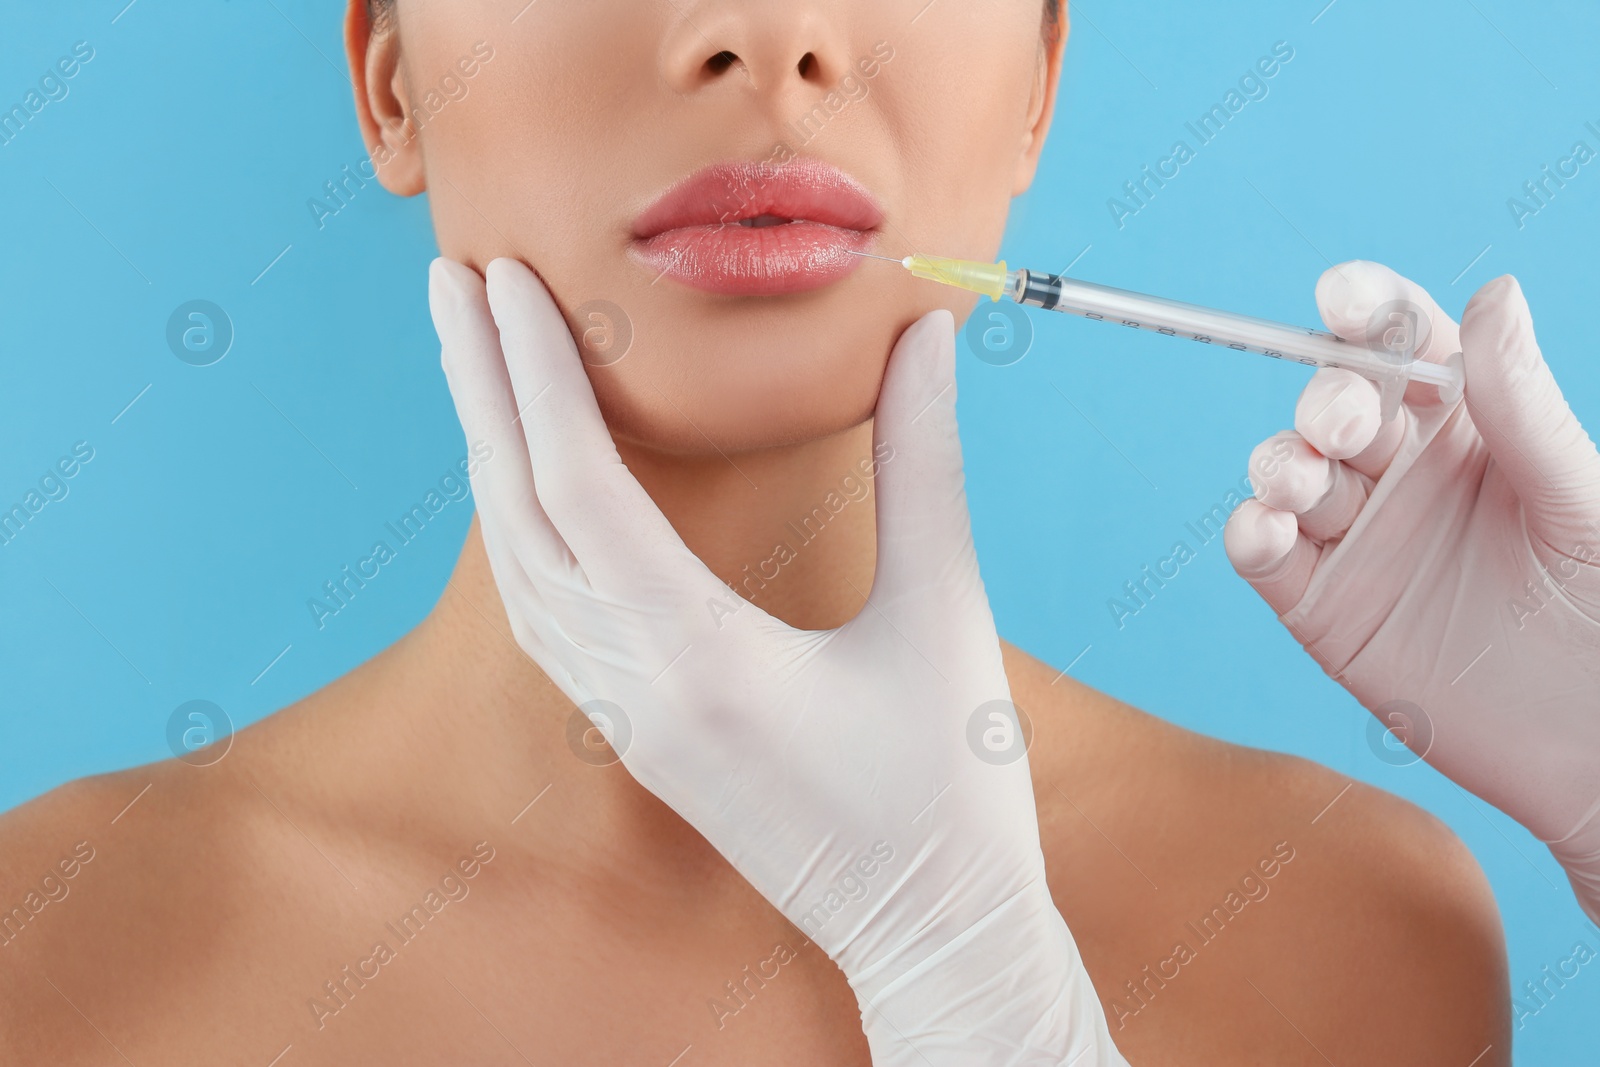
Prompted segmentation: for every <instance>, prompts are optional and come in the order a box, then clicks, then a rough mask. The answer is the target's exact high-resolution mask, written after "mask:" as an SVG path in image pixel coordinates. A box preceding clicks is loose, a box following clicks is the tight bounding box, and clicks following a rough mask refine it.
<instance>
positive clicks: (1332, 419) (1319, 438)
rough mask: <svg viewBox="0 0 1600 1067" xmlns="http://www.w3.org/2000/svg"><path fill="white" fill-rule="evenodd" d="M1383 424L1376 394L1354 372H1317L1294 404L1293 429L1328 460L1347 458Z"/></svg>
mask: <svg viewBox="0 0 1600 1067" xmlns="http://www.w3.org/2000/svg"><path fill="white" fill-rule="evenodd" d="M1382 425H1383V419H1382V416H1381V413H1380V405H1379V403H1378V391H1377V390H1376V389H1374V388H1373V387H1372V383H1371V382H1369V381H1367V379H1365V378H1363V377H1361V375H1359V374H1356V373H1355V372H1354V371H1349V370H1344V369H1342V368H1327V369H1324V370H1321V371H1318V372H1317V373H1316V375H1315V376H1314V377H1313V378H1312V379H1311V382H1310V383H1309V384H1308V385H1307V386H1306V388H1305V390H1304V391H1303V392H1302V393H1301V394H1300V400H1299V402H1298V403H1296V405H1295V411H1294V428H1295V430H1296V431H1298V432H1299V434H1300V436H1301V437H1303V438H1305V439H1306V440H1307V441H1308V442H1310V444H1311V446H1312V447H1313V448H1315V449H1316V450H1317V451H1318V452H1321V453H1322V454H1323V455H1324V456H1327V457H1328V458H1329V459H1350V458H1351V457H1352V456H1356V455H1359V454H1360V453H1361V451H1362V449H1364V448H1366V447H1367V446H1368V445H1370V444H1371V443H1372V441H1373V439H1374V438H1375V437H1377V435H1378V430H1379V428H1380V427H1381V426H1382Z"/></svg>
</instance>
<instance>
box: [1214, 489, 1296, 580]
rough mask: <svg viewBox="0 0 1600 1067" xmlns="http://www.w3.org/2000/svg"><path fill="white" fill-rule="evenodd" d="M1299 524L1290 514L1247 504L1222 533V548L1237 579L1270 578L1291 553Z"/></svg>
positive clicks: (1248, 502)
mask: <svg viewBox="0 0 1600 1067" xmlns="http://www.w3.org/2000/svg"><path fill="white" fill-rule="evenodd" d="M1299 534H1300V524H1299V521H1298V520H1297V519H1296V518H1295V516H1294V514H1293V513H1292V512H1288V511H1279V510H1277V509H1276V508H1271V507H1268V506H1267V505H1266V504H1263V503H1262V502H1261V501H1259V500H1253V499H1252V500H1246V501H1245V502H1244V503H1242V504H1240V505H1239V507H1238V508H1237V509H1235V510H1234V513H1233V514H1232V515H1231V516H1229V518H1228V522H1227V525H1225V526H1224V527H1223V529H1222V546H1223V549H1224V550H1225V551H1226V552H1227V554H1228V562H1229V563H1231V564H1233V569H1234V570H1235V571H1237V572H1238V573H1239V576H1240V577H1242V578H1244V579H1246V580H1249V579H1254V578H1259V577H1262V576H1264V575H1266V574H1269V573H1270V572H1271V571H1272V570H1273V568H1275V567H1276V566H1277V565H1278V564H1279V563H1281V562H1282V561H1283V560H1284V559H1285V558H1286V557H1287V556H1288V555H1289V553H1290V552H1292V551H1293V550H1294V546H1295V541H1296V538H1298V537H1299Z"/></svg>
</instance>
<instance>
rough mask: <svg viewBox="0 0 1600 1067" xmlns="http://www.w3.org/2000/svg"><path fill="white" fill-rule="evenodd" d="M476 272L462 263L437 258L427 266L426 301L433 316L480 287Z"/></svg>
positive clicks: (440, 257) (442, 257)
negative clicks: (431, 309)
mask: <svg viewBox="0 0 1600 1067" xmlns="http://www.w3.org/2000/svg"><path fill="white" fill-rule="evenodd" d="M481 285H482V279H480V278H479V277H478V272H477V271H475V270H473V269H472V268H471V267H469V266H467V265H466V264H464V263H458V262H456V261H455V260H453V259H447V258H445V257H444V256H437V257H435V258H434V260H433V262H432V263H429V264H428V301H429V304H430V305H431V307H432V308H433V311H434V313H435V314H437V313H438V312H440V311H441V310H443V309H445V308H446V307H449V306H451V305H453V304H454V303H457V302H459V301H461V300H462V299H463V298H465V297H466V296H467V295H468V294H469V293H471V292H472V289H473V288H474V286H481Z"/></svg>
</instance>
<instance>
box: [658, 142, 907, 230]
mask: <svg viewBox="0 0 1600 1067" xmlns="http://www.w3.org/2000/svg"><path fill="white" fill-rule="evenodd" d="M764 215H765V216H776V217H777V218H782V219H792V220H796V221H808V222H817V223H822V224H823V225H826V226H838V227H840V228H842V229H849V230H863V231H864V230H872V229H876V228H877V227H878V226H879V225H880V224H881V223H882V222H883V209H882V208H880V207H879V206H878V204H877V201H875V200H874V199H873V197H872V194H871V193H869V192H867V190H866V188H865V187H863V186H862V185H861V184H860V183H859V182H857V181H856V180H855V179H854V178H852V177H850V176H849V175H848V174H846V173H845V172H844V171H842V170H840V169H839V168H838V167H835V166H832V165H831V164H828V163H824V162H822V161H820V160H816V159H808V158H805V157H800V158H797V159H792V160H790V161H789V162H787V163H741V162H730V163H714V164H712V165H711V166H709V167H706V168H704V169H702V170H699V171H696V172H695V173H694V174H691V175H690V176H689V177H687V178H685V179H684V180H682V181H681V182H679V183H678V184H676V185H674V186H673V187H672V188H670V189H668V190H667V191H666V192H664V193H662V194H661V195H660V196H659V197H657V198H656V200H655V202H654V203H652V204H651V205H650V206H649V207H647V208H646V209H645V210H644V211H643V213H641V214H640V215H639V217H638V218H637V219H635V220H634V224H633V236H634V238H635V239H636V240H648V239H649V238H652V237H657V236H659V235H661V234H663V233H666V232H667V231H669V230H677V229H682V228H684V227H689V226H716V225H721V224H735V223H738V222H740V221H742V220H745V219H753V218H757V217H760V216H764Z"/></svg>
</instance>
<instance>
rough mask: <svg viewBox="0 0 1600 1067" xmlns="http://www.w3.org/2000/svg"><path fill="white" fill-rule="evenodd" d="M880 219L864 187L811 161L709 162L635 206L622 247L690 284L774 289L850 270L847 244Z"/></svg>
mask: <svg viewBox="0 0 1600 1067" xmlns="http://www.w3.org/2000/svg"><path fill="white" fill-rule="evenodd" d="M751 222H756V223H758V224H757V225H751ZM882 223H883V211H882V209H880V208H879V207H878V205H877V203H876V201H874V200H873V199H872V196H871V194H869V193H868V192H867V191H866V190H865V189H864V188H862V187H861V186H860V185H859V184H858V183H857V182H856V181H855V180H854V179H852V178H851V177H850V176H849V175H847V174H845V173H844V172H843V171H841V170H839V169H838V168H837V167H832V166H829V165H828V164H826V163H823V162H820V161H818V160H814V159H805V158H801V159H794V160H791V161H790V162H788V163H781V164H775V163H718V164H715V165H713V166H710V167H707V168H705V169H704V170H701V171H699V172H697V173H695V174H693V175H691V176H690V177H688V178H687V179H685V180H684V181H682V182H680V183H678V184H677V185H675V186H673V187H672V188H671V189H669V190H667V191H666V192H665V193H663V194H662V195H661V197H660V198H659V199H657V200H656V202H655V203H654V204H651V205H650V207H648V208H646V209H645V211H644V213H643V214H641V215H640V216H639V218H638V219H637V220H635V222H634V224H633V244H632V246H631V247H630V253H631V254H632V255H633V256H634V257H635V258H636V259H638V260H640V261H641V262H642V263H643V264H644V265H645V266H646V267H648V268H649V269H650V270H652V271H654V272H656V273H657V274H658V275H660V276H665V277H670V278H673V279H674V280H676V281H680V282H682V283H683V284H685V285H688V286H692V287H693V288H695V289H701V290H704V291H706V292H710V293H723V294H728V295H734V296H775V295H778V294H780V293H799V292H804V291H806V290H808V289H817V288H820V287H822V286H824V285H828V284H830V283H832V282H835V281H837V280H839V279H840V278H843V277H844V276H845V275H847V274H849V273H850V272H851V271H853V270H855V269H856V267H857V266H859V265H860V263H861V259H860V257H858V256H852V255H850V252H851V251H865V250H866V249H867V248H869V247H870V246H871V244H872V242H873V241H874V240H875V239H876V237H877V232H876V231H877V227H878V226H880V225H881V224H882Z"/></svg>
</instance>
